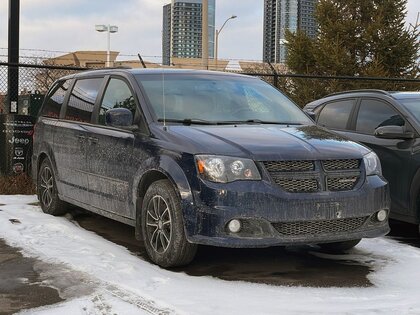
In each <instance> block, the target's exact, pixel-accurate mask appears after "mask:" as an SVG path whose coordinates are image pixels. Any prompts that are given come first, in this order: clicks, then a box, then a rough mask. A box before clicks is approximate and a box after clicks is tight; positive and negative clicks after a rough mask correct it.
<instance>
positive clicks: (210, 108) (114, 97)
mask: <svg viewBox="0 0 420 315" xmlns="http://www.w3.org/2000/svg"><path fill="white" fill-rule="evenodd" d="M33 173H34V174H33V175H34V178H35V180H36V183H37V190H38V196H39V200H40V204H41V206H42V209H43V211H44V212H46V213H49V214H52V215H60V214H63V213H65V212H66V209H67V207H68V205H69V204H72V205H76V206H79V207H81V208H84V209H86V210H89V211H92V212H95V213H98V214H100V215H103V216H106V217H109V218H112V219H115V220H117V221H120V222H124V223H126V224H129V225H132V226H135V228H136V236H137V237H138V238H139V239H142V240H143V241H144V244H145V248H146V250H147V253H148V255H149V257H150V259H151V260H152V261H153V262H155V263H156V264H158V265H160V266H163V267H173V266H179V265H184V264H188V263H189V262H191V260H192V259H193V258H194V255H195V253H196V249H197V245H198V244H205V245H214V246H223V247H268V246H277V245H291V244H319V245H320V246H321V247H324V248H326V249H330V250H346V249H350V248H352V247H354V246H355V245H356V244H357V243H358V242H359V241H360V239H362V238H371V237H377V236H381V235H384V234H386V233H387V232H388V231H389V226H388V214H389V207H390V201H389V192H388V185H387V182H386V181H385V180H384V178H383V177H382V173H381V166H380V162H379V160H378V158H377V156H376V155H375V153H373V152H372V151H371V150H369V149H368V148H366V147H364V146H362V145H359V144H356V143H355V142H352V141H349V140H346V139H344V138H341V137H339V136H337V135H336V134H333V133H331V132H328V131H327V130H325V129H323V128H320V127H317V126H316V125H315V124H314V122H313V121H312V120H311V119H310V118H309V117H308V116H307V115H306V114H304V113H303V112H302V111H301V109H299V108H298V107H297V106H296V105H295V104H293V103H292V102H291V101H290V100H289V99H288V98H287V97H285V96H284V95H283V94H282V93H281V92H279V91H278V90H276V89H275V88H273V87H272V86H270V85H269V84H267V83H265V82H263V81H262V80H260V79H258V78H253V77H248V76H243V75H236V74H228V73H218V72H208V71H191V70H161V69H160V70H127V69H107V70H98V71H89V72H84V73H80V74H76V75H71V76H67V77H64V78H62V79H60V80H58V81H57V82H55V83H54V84H53V86H52V87H51V89H50V91H49V93H48V95H47V97H46V99H45V101H44V104H43V107H42V109H41V113H40V118H39V120H38V122H37V124H36V126H35V135H34V155H33Z"/></svg>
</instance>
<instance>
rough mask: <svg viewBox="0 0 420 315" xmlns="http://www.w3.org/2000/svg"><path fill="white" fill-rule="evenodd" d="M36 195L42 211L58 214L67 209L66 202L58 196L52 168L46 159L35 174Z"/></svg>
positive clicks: (63, 212)
mask: <svg viewBox="0 0 420 315" xmlns="http://www.w3.org/2000/svg"><path fill="white" fill-rule="evenodd" d="M37 195H38V200H39V203H40V205H41V209H42V211H44V212H45V213H47V214H51V215H54V216H59V215H63V214H65V213H66V212H67V211H66V210H67V209H66V204H65V203H64V202H63V201H61V200H60V199H59V198H58V191H57V185H56V181H55V176H54V172H53V168H52V166H51V163H50V161H49V160H48V159H44V161H42V163H41V166H40V168H39V170H38V176H37Z"/></svg>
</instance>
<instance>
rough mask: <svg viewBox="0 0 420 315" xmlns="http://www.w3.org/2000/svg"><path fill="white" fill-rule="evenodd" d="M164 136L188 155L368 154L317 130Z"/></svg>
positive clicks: (254, 128) (187, 129) (176, 130)
mask: <svg viewBox="0 0 420 315" xmlns="http://www.w3.org/2000/svg"><path fill="white" fill-rule="evenodd" d="M162 132H163V133H165V132H164V131H162ZM166 132H168V133H169V134H170V136H169V138H170V139H167V140H169V141H170V142H171V143H172V144H176V143H178V144H179V145H180V146H183V147H184V148H186V147H187V148H188V151H190V152H189V153H193V154H217V155H227V156H238V157H250V158H253V159H254V160H259V161H269V160H297V159H299V160H321V159H360V158H362V157H363V155H365V154H367V153H369V151H370V150H369V149H367V148H366V147H364V146H362V145H360V144H357V143H355V142H353V141H350V140H348V139H345V138H343V137H341V136H339V135H337V134H335V133H332V132H330V131H327V130H326V129H324V128H320V127H317V126H297V127H287V126H284V125H283V126H282V125H238V126H168V127H167V131H166ZM167 136H168V135H167ZM187 143H188V145H186V144H187Z"/></svg>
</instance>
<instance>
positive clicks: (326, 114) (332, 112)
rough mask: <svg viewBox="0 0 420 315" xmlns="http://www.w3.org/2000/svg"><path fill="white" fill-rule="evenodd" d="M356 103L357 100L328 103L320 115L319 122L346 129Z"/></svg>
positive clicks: (328, 126) (334, 127)
mask: <svg viewBox="0 0 420 315" xmlns="http://www.w3.org/2000/svg"><path fill="white" fill-rule="evenodd" d="M355 103H356V100H343V101H338V102H334V103H328V104H327V105H325V106H324V108H323V109H322V111H321V114H320V115H319V118H318V124H320V125H321V126H325V127H327V128H331V129H346V127H347V122H348V121H349V117H350V114H351V111H352V109H353V107H354V104H355Z"/></svg>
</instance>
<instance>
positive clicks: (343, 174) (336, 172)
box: [262, 159, 362, 193]
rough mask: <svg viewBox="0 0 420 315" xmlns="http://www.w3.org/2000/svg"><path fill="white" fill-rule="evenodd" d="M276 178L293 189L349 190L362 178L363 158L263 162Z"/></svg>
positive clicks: (294, 190)
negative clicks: (361, 159)
mask: <svg viewBox="0 0 420 315" xmlns="http://www.w3.org/2000/svg"><path fill="white" fill-rule="evenodd" d="M262 164H263V166H264V167H265V169H266V170H267V171H268V173H269V175H270V176H271V178H272V180H273V181H274V182H275V183H276V184H277V185H278V186H279V187H280V188H282V189H283V190H284V191H287V192H289V193H314V192H319V191H348V190H353V189H355V188H356V186H357V184H358V183H359V182H360V178H361V174H362V173H361V170H360V166H361V161H360V160H356V159H352V160H325V161H277V162H276V161H268V162H262Z"/></svg>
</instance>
